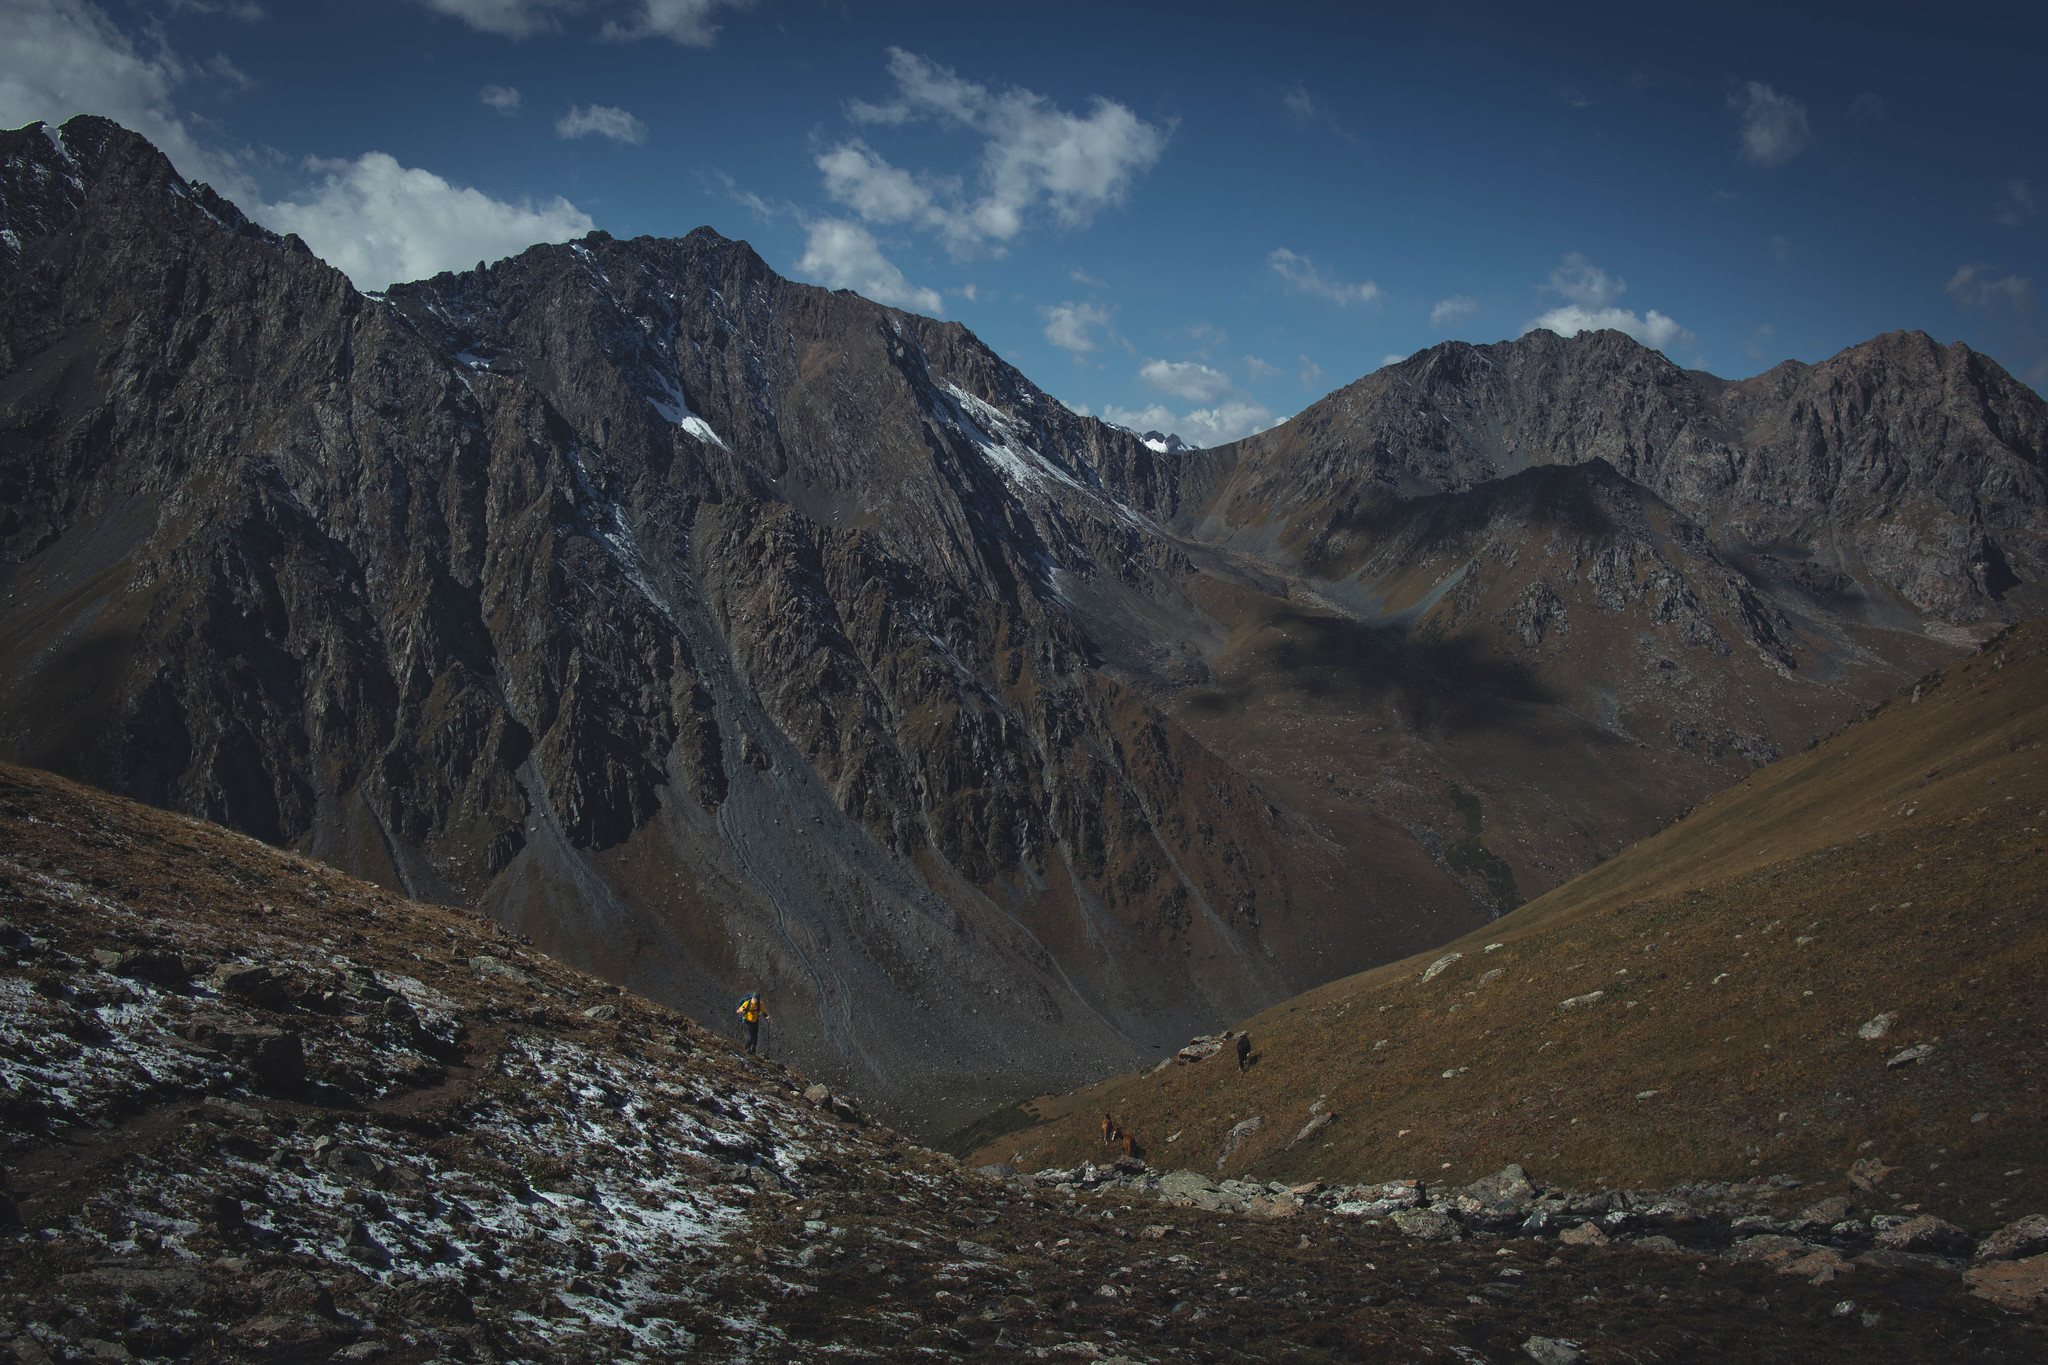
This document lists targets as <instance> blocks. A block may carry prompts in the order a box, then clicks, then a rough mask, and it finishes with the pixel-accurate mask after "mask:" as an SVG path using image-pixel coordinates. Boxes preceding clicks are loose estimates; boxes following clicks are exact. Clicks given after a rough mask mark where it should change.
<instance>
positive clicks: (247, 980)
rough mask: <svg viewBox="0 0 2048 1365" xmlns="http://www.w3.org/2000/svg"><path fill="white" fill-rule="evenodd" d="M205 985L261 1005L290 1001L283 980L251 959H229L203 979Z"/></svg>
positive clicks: (277, 1006)
mask: <svg viewBox="0 0 2048 1365" xmlns="http://www.w3.org/2000/svg"><path fill="white" fill-rule="evenodd" d="M206 984H207V986H208V987H209V988H211V989H212V990H214V991H217V992H219V993H220V994H222V995H225V996H227V997H228V998H230V999H232V1000H240V1001H242V1002H243V1003H245V1004H250V1005H257V1006H260V1007H262V1008H264V1009H282V1008H284V1006H285V1005H287V1004H288V1003H290V1000H289V996H288V995H287V994H286V992H285V987H284V982H283V981H281V980H279V979H278V978H277V977H276V976H274V975H272V973H271V970H270V968H268V967H265V966H263V965H261V964H260V963H255V962H230V963H229V964H228V965H227V966H225V967H219V968H216V969H215V970H214V973H213V975H211V976H209V977H208V978H207V979H206Z"/></svg>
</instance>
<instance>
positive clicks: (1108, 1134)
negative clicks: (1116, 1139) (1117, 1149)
mask: <svg viewBox="0 0 2048 1365" xmlns="http://www.w3.org/2000/svg"><path fill="white" fill-rule="evenodd" d="M1115 1132H1116V1125H1115V1124H1114V1123H1112V1122H1110V1118H1109V1115H1108V1114H1104V1115H1103V1116H1102V1145H1103V1146H1105V1147H1107V1146H1109V1144H1110V1142H1111V1141H1112V1138H1113V1135H1114V1134H1115Z"/></svg>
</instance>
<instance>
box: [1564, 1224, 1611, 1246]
mask: <svg viewBox="0 0 2048 1365" xmlns="http://www.w3.org/2000/svg"><path fill="white" fill-rule="evenodd" d="M1557 1240H1558V1241H1560V1242H1563V1243H1564V1244H1565V1245H1566V1246H1574V1247H1604V1246H1606V1245H1607V1234H1606V1233H1604V1232H1602V1231H1601V1230H1600V1227H1599V1225H1598V1224H1597V1223H1581V1224H1579V1225H1578V1226H1577V1227H1571V1228H1566V1229H1565V1230H1564V1231H1563V1232H1560V1233H1559V1234H1557Z"/></svg>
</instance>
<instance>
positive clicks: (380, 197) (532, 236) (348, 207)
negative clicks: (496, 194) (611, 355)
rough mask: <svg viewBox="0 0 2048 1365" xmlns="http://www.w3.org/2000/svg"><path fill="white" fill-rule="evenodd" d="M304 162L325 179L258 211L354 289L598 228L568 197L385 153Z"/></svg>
mask: <svg viewBox="0 0 2048 1365" xmlns="http://www.w3.org/2000/svg"><path fill="white" fill-rule="evenodd" d="M307 166H308V168H309V169H311V170H312V171H313V172H314V173H315V174H318V175H321V176H322V177H324V178H323V179H322V181H321V183H320V184H318V185H317V186H315V187H313V188H312V189H311V190H310V191H309V192H307V193H306V194H305V195H303V196H301V197H300V198H299V199H296V200H287V201H285V202H283V203H277V204H268V205H265V206H264V207H263V208H262V209H260V210H259V211H258V212H257V214H256V217H258V218H259V219H261V220H262V221H263V222H264V223H265V224H267V225H268V226H270V227H272V228H275V229H276V230H278V231H279V232H296V233H298V234H299V236H300V237H302V238H304V239H305V241H306V244H307V245H308V246H310V247H312V248H313V250H314V251H315V252H316V253H318V254H319V255H320V256H321V257H322V258H324V259H325V260H326V261H328V262H329V263H330V264H332V265H334V266H337V267H339V268H340V269H341V270H342V271H343V272H344V273H345V274H347V275H348V277H349V278H350V279H351V280H354V281H355V283H356V287H357V288H359V289H382V288H384V287H385V286H387V285H389V284H392V283H394V282H395V281H399V280H417V279H421V278H424V277H425V276H428V275H433V274H436V273H438V272H440V271H443V270H462V269H467V268H468V267H469V266H471V265H473V264H474V263H475V262H477V261H479V260H497V259H499V258H501V257H505V256H510V255H513V254H515V253H517V252H519V251H523V250H525V249H526V248H527V247H529V246H532V245H533V244H535V243H536V242H565V241H568V240H570V239H571V238H575V237H581V236H584V235H585V234H587V233H588V232H589V231H590V230H591V229H592V228H593V227H594V226H595V224H593V223H592V222H591V220H590V215H588V214H586V213H584V212H583V211H582V210H581V209H579V208H577V207H576V206H575V205H574V204H572V203H570V202H569V201H568V200H566V199H562V198H559V197H558V198H555V199H553V200H550V201H549V202H547V203H544V204H539V205H535V204H533V203H531V202H529V201H527V200H524V199H521V200H518V201H516V202H509V203H508V202H507V201H505V200H502V199H493V198H491V197H490V196H489V195H487V194H484V193H483V192H482V191H480V190H475V189H470V188H468V187H466V186H461V185H451V184H450V183H448V182H447V181H446V180H443V179H442V178H441V177H440V176H438V175H435V174H434V173H433V172H432V171H425V170H420V169H419V168H417V167H406V166H401V165H399V164H398V162H397V160H396V159H395V158H393V157H391V156H388V155H386V154H385V153H383V152H366V153H364V154H363V155H362V156H360V157H358V158H356V159H355V160H354V161H322V160H318V159H315V160H312V161H309V162H308V163H307Z"/></svg>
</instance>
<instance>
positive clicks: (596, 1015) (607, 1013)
mask: <svg viewBox="0 0 2048 1365" xmlns="http://www.w3.org/2000/svg"><path fill="white" fill-rule="evenodd" d="M583 1017H584V1018H585V1019H596V1020H598V1021H599V1022H603V1021H605V1020H607V1019H616V1018H618V1017H619V1007H618V1006H617V1005H592V1006H591V1007H590V1008H589V1009H587V1010H585V1011H583Z"/></svg>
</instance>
